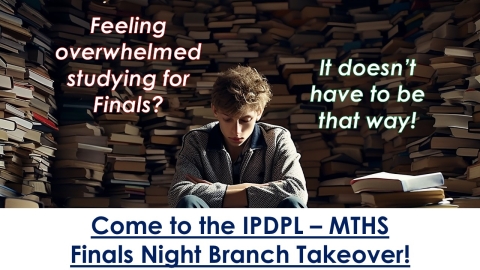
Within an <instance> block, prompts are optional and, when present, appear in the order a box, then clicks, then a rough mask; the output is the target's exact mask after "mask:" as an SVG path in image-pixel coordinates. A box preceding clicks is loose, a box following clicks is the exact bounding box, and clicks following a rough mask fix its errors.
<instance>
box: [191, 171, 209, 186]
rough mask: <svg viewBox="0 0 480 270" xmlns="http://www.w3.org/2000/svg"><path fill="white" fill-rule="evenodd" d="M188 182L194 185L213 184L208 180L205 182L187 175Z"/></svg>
mask: <svg viewBox="0 0 480 270" xmlns="http://www.w3.org/2000/svg"><path fill="white" fill-rule="evenodd" d="M186 178H187V180H188V181H190V182H192V183H194V184H207V185H211V184H212V183H210V182H208V181H207V180H203V179H200V178H197V177H195V176H193V175H189V174H187V177H186Z"/></svg>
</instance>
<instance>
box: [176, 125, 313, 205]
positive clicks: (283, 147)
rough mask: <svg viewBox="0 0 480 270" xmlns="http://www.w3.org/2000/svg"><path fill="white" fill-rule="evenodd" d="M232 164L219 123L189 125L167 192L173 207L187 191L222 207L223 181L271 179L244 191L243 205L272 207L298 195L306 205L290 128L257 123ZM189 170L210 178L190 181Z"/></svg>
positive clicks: (188, 193) (263, 180)
mask: <svg viewBox="0 0 480 270" xmlns="http://www.w3.org/2000/svg"><path fill="white" fill-rule="evenodd" d="M245 144H246V145H245V147H244V151H243V152H242V154H241V155H240V156H239V158H238V159H237V163H235V162H234V161H232V160H231V159H230V155H229V154H228V152H227V150H226V149H225V146H224V141H223V136H222V133H221V130H220V126H219V124H218V122H213V123H210V124H207V125H205V126H203V127H201V128H198V129H194V130H192V131H190V132H188V133H187V134H185V136H184V137H183V144H182V149H181V150H180V152H179V155H178V158H177V166H176V173H175V176H174V179H173V182H172V185H171V187H170V191H169V194H168V199H169V204H170V206H171V207H175V206H176V205H177V204H178V201H179V200H180V199H181V198H183V197H184V196H186V195H195V196H198V197H200V198H201V199H203V200H204V201H205V202H206V203H207V204H208V205H209V206H210V207H212V208H214V207H217V208H218V207H222V205H223V199H224V197H225V192H226V190H227V186H228V185H234V184H239V183H258V184H262V183H268V182H273V181H278V180H281V181H278V182H274V183H270V184H269V185H267V186H262V187H255V186H252V187H249V188H248V189H247V200H248V207H256V208H268V207H276V206H277V205H278V204H279V203H280V202H281V201H282V200H283V199H285V198H287V197H289V196H297V197H298V198H299V199H300V200H301V201H302V202H304V203H305V204H306V203H307V199H308V194H307V190H306V187H305V177H304V174H303V171H302V168H301V166H300V162H299V159H300V154H299V153H297V150H296V148H295V145H294V143H293V141H292V139H291V136H290V132H289V131H288V130H287V129H286V128H283V127H280V126H275V125H271V124H266V123H261V122H259V123H256V124H255V128H254V130H253V133H252V135H251V136H250V138H249V141H247V142H245ZM187 174H190V175H193V176H195V177H198V178H200V179H204V180H207V181H209V182H211V183H212V184H211V185H208V184H194V183H192V182H190V181H188V180H186V175H187Z"/></svg>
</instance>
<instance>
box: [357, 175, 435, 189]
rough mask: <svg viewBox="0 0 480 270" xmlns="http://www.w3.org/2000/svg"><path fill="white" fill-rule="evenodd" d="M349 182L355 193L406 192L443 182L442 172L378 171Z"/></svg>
mask: <svg viewBox="0 0 480 270" xmlns="http://www.w3.org/2000/svg"><path fill="white" fill-rule="evenodd" d="M350 184H351V185H352V189H353V191H354V192H355V193H360V192H364V191H368V192H407V191H412V190H418V189H425V188H432V187H439V186H442V185H443V184H444V179H443V175H442V173H439V172H438V173H429V174H422V175H404V174H395V173H387V172H380V173H375V174H371V175H367V176H363V177H359V178H355V179H353V180H352V181H351V182H350Z"/></svg>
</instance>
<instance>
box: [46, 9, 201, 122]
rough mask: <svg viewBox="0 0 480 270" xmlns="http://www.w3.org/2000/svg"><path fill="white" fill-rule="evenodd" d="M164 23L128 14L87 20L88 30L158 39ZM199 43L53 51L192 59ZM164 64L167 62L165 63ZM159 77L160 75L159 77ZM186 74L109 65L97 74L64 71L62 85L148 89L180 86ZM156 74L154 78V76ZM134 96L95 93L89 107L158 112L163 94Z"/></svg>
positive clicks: (62, 56) (60, 56)
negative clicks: (116, 18) (121, 18)
mask: <svg viewBox="0 0 480 270" xmlns="http://www.w3.org/2000/svg"><path fill="white" fill-rule="evenodd" d="M166 27H167V24H166V22H165V21H155V22H150V21H145V20H140V18H139V17H130V18H129V20H126V21H119V22H116V23H114V22H111V21H102V18H101V17H93V18H92V21H91V29H90V33H92V34H93V33H95V32H98V31H100V32H101V33H103V34H106V35H108V34H112V33H116V34H147V35H152V36H153V37H154V38H157V39H161V38H162V37H163V36H164V35H165V30H166ZM201 49H202V43H197V45H196V46H194V47H192V48H183V47H176V48H175V49H172V48H171V47H164V46H156V45H154V44H153V43H151V42H150V43H148V44H143V45H142V44H141V45H136V46H133V47H131V46H129V45H128V44H127V43H125V42H124V43H121V45H120V46H116V47H110V48H108V47H104V46H96V47H93V46H86V47H81V46H72V47H68V48H67V47H60V48H58V49H57V50H56V52H55V57H56V59H57V60H60V61H65V60H67V59H71V60H86V61H90V60H102V61H109V60H110V61H114V60H116V59H120V60H136V61H150V62H153V63H154V62H157V61H160V62H162V61H167V62H168V61H171V60H172V59H176V60H179V61H183V60H186V61H196V60H199V59H200V55H201ZM166 66H168V65H166ZM159 77H161V78H159ZM189 77H190V74H188V73H173V72H172V71H171V70H170V69H168V68H166V69H165V70H164V71H163V72H158V73H156V72H155V71H151V72H150V71H146V72H145V73H144V74H137V73H134V72H131V70H129V69H125V70H123V71H121V72H115V71H114V70H112V69H107V70H102V72H101V74H97V73H94V74H89V73H85V72H84V71H83V70H82V69H79V70H78V72H77V73H71V74H68V75H67V78H66V81H67V83H66V85H67V86H69V87H100V88H110V90H111V91H115V90H117V89H118V88H119V87H120V86H123V87H136V89H137V90H139V91H141V90H143V91H151V90H153V89H155V86H157V85H159V86H162V87H184V86H186V84H187V80H188V78H189ZM157 78H158V79H157ZM135 97H136V99H128V100H123V101H120V100H118V99H115V98H111V96H110V95H104V96H97V97H96V98H95V104H94V108H93V111H94V112H95V113H97V112H100V111H101V112H104V113H119V112H124V113H148V112H150V111H152V110H153V111H155V112H158V108H159V106H161V104H162V103H163V97H162V96H160V95H157V96H155V97H154V98H153V99H152V100H148V99H146V100H144V99H143V98H142V96H141V95H135Z"/></svg>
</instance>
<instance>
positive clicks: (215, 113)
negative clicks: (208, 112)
mask: <svg viewBox="0 0 480 270" xmlns="http://www.w3.org/2000/svg"><path fill="white" fill-rule="evenodd" d="M212 111H213V115H214V116H215V117H218V115H217V109H215V106H213V104H212Z"/></svg>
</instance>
